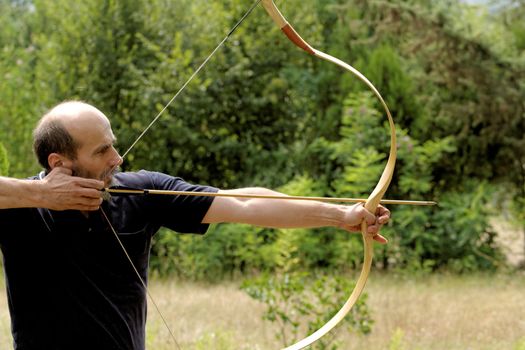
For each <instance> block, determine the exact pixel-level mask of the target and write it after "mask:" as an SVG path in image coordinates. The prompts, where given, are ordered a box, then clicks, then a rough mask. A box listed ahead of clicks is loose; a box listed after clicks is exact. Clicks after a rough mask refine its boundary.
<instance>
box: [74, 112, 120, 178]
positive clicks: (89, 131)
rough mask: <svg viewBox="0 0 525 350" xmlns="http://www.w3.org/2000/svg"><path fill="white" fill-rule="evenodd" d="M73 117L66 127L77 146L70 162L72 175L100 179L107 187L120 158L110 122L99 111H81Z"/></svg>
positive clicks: (116, 169)
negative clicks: (73, 119) (75, 156)
mask: <svg viewBox="0 0 525 350" xmlns="http://www.w3.org/2000/svg"><path fill="white" fill-rule="evenodd" d="M76 119H77V120H76V121H75V122H74V123H68V125H67V126H66V128H67V129H68V131H69V133H70V134H71V136H72V137H73V139H74V140H75V141H76V142H77V143H78V144H79V145H80V147H79V148H78V149H77V158H76V159H75V160H71V161H70V168H71V170H72V171H73V175H75V176H81V177H86V178H92V179H97V180H102V181H104V183H105V185H106V186H109V185H110V183H111V180H112V177H113V175H114V174H115V173H116V172H117V171H118V167H119V165H120V164H122V158H121V157H120V155H119V153H118V152H117V150H116V149H115V147H114V144H115V141H116V139H115V136H114V135H113V131H112V130H111V125H110V124H109V121H108V119H107V118H106V117H105V116H104V115H103V114H102V113H100V112H99V113H97V112H93V111H87V112H83V113H81V114H80V115H79V118H76Z"/></svg>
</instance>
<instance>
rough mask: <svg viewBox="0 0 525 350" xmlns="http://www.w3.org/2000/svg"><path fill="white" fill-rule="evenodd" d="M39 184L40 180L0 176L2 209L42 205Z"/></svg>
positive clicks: (0, 206) (0, 202)
mask: <svg viewBox="0 0 525 350" xmlns="http://www.w3.org/2000/svg"><path fill="white" fill-rule="evenodd" d="M39 186H40V183H39V181H33V180H20V179H15V178H10V177H0V209H8V208H28V207H38V206H40V205H41V204H42V201H41V198H42V196H41V195H39V194H40V193H41V188H40V187H39Z"/></svg>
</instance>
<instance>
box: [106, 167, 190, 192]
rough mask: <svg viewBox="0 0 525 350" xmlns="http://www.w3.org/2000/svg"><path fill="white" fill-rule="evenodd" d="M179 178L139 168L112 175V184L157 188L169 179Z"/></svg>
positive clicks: (169, 180) (176, 179) (177, 179)
mask: <svg viewBox="0 0 525 350" xmlns="http://www.w3.org/2000/svg"><path fill="white" fill-rule="evenodd" d="M180 180H181V179H180V178H176V177H173V176H171V175H167V174H164V173H160V172H156V171H149V170H139V171H130V172H120V173H117V174H115V176H114V184H112V186H117V187H118V186H125V187H134V188H157V187H158V186H159V185H161V184H164V183H166V182H171V181H180Z"/></svg>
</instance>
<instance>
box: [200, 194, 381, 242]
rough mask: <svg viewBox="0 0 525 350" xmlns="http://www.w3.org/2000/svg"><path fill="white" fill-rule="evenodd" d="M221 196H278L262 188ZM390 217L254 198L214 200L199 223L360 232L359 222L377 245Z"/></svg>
mask: <svg viewBox="0 0 525 350" xmlns="http://www.w3.org/2000/svg"><path fill="white" fill-rule="evenodd" d="M220 192H225V193H236V192H238V193H250V194H274V195H282V194H281V193H278V192H274V191H271V190H268V189H264V188H243V189H237V190H226V191H220ZM389 217H390V212H389V211H388V209H386V208H384V207H382V206H380V207H379V208H378V211H377V213H376V214H375V215H374V214H372V213H369V212H368V211H367V210H366V209H365V208H364V207H363V205H362V204H355V205H351V206H346V205H334V204H328V203H322V202H313V201H287V200H272V199H257V198H231V197H217V198H215V199H214V201H213V203H212V205H211V207H210V209H209V210H208V212H207V213H206V216H205V217H204V219H203V222H204V223H209V224H211V223H220V222H236V223H245V224H251V225H256V226H263V227H274V228H298V227H303V228H307V227H325V226H332V227H339V228H342V229H345V230H347V231H351V232H356V231H359V230H360V227H361V226H360V225H361V222H362V221H363V220H366V222H367V223H368V225H369V227H368V233H370V234H371V235H373V236H374V239H375V240H376V241H378V242H380V243H385V242H386V239H384V238H383V237H382V236H380V235H379V234H378V232H379V229H380V228H381V226H382V225H383V224H385V223H386V222H387V221H388V220H389Z"/></svg>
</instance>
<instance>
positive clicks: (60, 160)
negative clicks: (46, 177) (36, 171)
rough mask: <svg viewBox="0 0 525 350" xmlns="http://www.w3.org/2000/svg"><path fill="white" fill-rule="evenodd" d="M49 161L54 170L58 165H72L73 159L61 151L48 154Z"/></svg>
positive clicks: (67, 166) (66, 166)
mask: <svg viewBox="0 0 525 350" xmlns="http://www.w3.org/2000/svg"><path fill="white" fill-rule="evenodd" d="M47 163H48V164H49V168H51V170H53V169H54V168H56V167H65V168H69V167H70V166H71V161H69V160H68V159H67V158H66V157H64V156H63V155H61V154H59V153H51V154H49V156H47Z"/></svg>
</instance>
